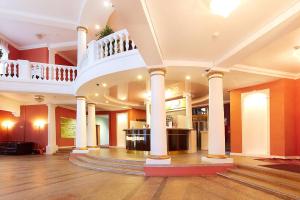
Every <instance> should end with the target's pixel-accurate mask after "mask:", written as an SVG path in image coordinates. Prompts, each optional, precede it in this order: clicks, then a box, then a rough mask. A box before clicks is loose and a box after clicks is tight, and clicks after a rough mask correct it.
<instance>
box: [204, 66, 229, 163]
mask: <svg viewBox="0 0 300 200" xmlns="http://www.w3.org/2000/svg"><path fill="white" fill-rule="evenodd" d="M207 77H208V87H209V98H208V100H209V113H208V155H207V157H202V160H203V161H206V162H213V163H232V162H233V160H232V159H231V158H227V157H226V155H225V125H224V102H223V73H222V72H218V71H210V72H209V73H208V74H207Z"/></svg>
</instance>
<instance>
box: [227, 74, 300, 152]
mask: <svg viewBox="0 0 300 200" xmlns="http://www.w3.org/2000/svg"><path fill="white" fill-rule="evenodd" d="M296 83H297V82H296V81H295V80H288V79H281V80H278V81H274V82H271V83H265V84H261V85H256V86H251V87H247V88H242V89H237V90H233V91H231V92H230V115H231V116H230V121H231V123H230V125H231V152H235V153H241V152H242V116H241V93H244V92H251V91H254V90H263V89H270V151H271V155H278V156H293V155H296V154H297V145H298V144H297V142H296V141H297V140H296V139H295V138H296V137H297V135H299V132H298V133H297V129H296V118H295V117H296V115H297V112H296V109H295V107H296V105H297V104H296V102H297V101H296V94H297V91H296V89H297V87H296ZM299 89H300V87H299ZM299 91H300V90H299ZM299 100H300V99H299ZM299 111H300V109H299ZM298 114H299V115H300V112H299V113H298ZM299 144H300V143H299Z"/></svg>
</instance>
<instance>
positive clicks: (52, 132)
mask: <svg viewBox="0 0 300 200" xmlns="http://www.w3.org/2000/svg"><path fill="white" fill-rule="evenodd" d="M47 106H48V145H47V146H46V154H54V153H55V152H56V151H57V150H58V146H57V145H56V117H55V108H56V105H53V104H48V105H47Z"/></svg>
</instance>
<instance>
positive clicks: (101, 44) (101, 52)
mask: <svg viewBox="0 0 300 200" xmlns="http://www.w3.org/2000/svg"><path fill="white" fill-rule="evenodd" d="M98 47H99V46H98ZM103 53H104V52H103V43H102V42H101V43H100V59H101V58H103Z"/></svg>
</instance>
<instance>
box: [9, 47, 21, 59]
mask: <svg viewBox="0 0 300 200" xmlns="http://www.w3.org/2000/svg"><path fill="white" fill-rule="evenodd" d="M8 50H9V54H8V59H9V60H17V59H19V57H20V51H19V50H18V49H16V48H15V47H13V46H12V45H10V44H8Z"/></svg>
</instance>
